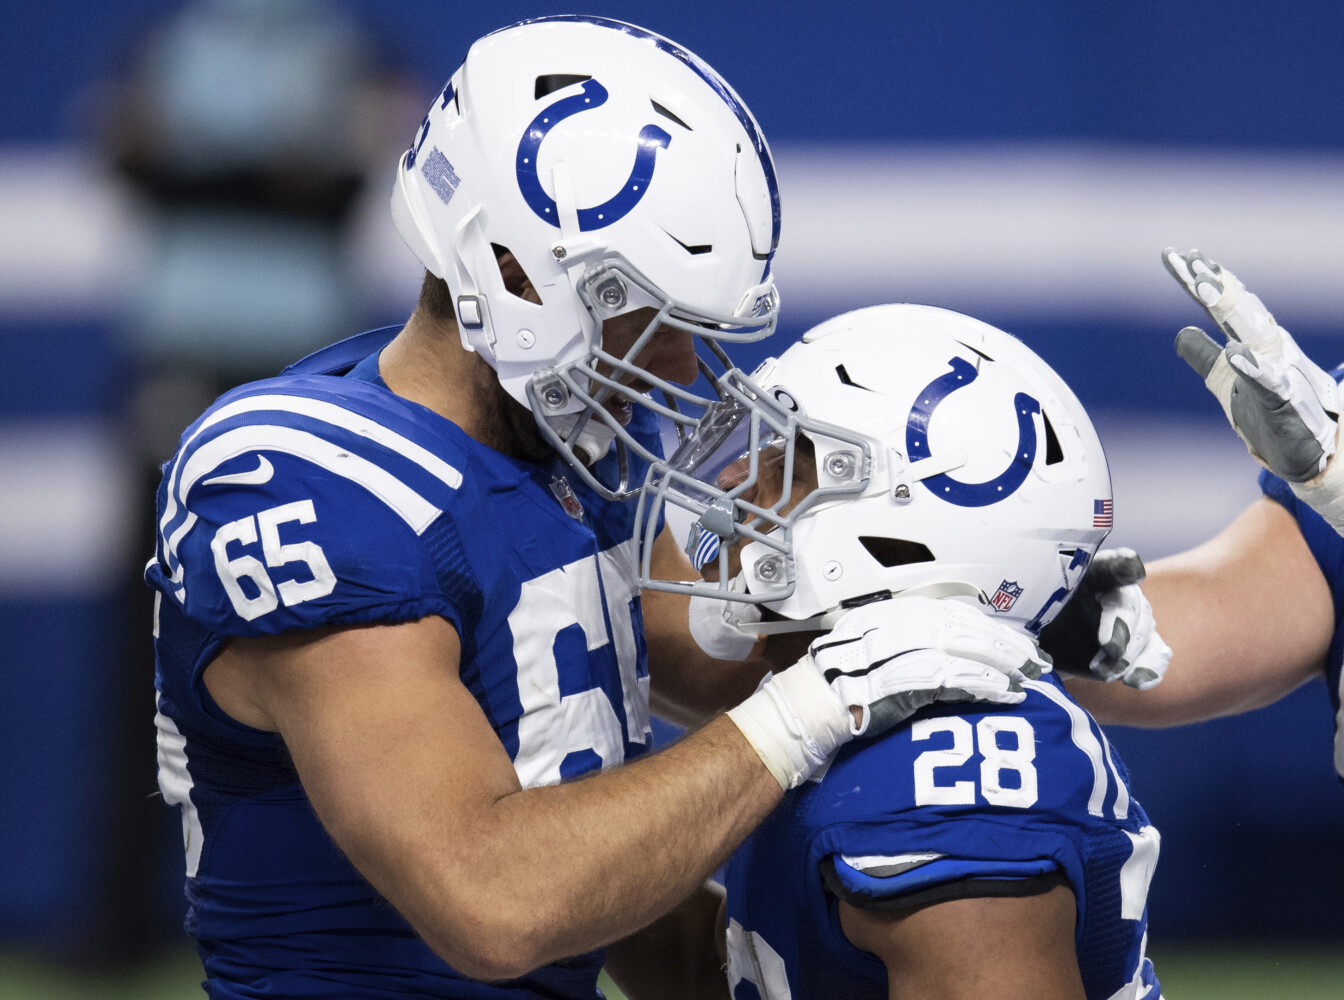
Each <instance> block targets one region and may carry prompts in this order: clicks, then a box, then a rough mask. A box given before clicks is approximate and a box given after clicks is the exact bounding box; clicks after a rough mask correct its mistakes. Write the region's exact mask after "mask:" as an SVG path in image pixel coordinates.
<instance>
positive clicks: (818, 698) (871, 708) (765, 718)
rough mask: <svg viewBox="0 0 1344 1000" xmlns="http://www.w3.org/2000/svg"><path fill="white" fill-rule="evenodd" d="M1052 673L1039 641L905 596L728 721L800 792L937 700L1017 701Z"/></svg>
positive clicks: (841, 635)
mask: <svg viewBox="0 0 1344 1000" xmlns="http://www.w3.org/2000/svg"><path fill="white" fill-rule="evenodd" d="M1048 669H1049V666H1048V665H1047V663H1046V661H1045V658H1044V657H1043V656H1042V655H1041V653H1040V650H1038V649H1037V648H1036V644H1035V643H1033V642H1032V641H1031V640H1030V639H1029V638H1027V637H1026V636H1025V635H1023V634H1022V633H1021V632H1018V631H1017V630H1015V629H1013V628H1011V627H1010V626H1008V625H1005V624H1003V623H1001V622H997V621H995V620H994V619H992V618H991V617H989V616H988V615H986V614H984V613H983V612H981V611H980V610H978V609H977V608H975V607H972V606H970V605H968V604H962V603H960V602H957V601H953V600H935V599H933V598H929V597H895V598H891V599H889V600H885V601H878V602H875V603H873V604H865V605H863V606H862V607H859V608H855V609H854V610H853V611H850V612H849V613H848V614H846V615H845V616H844V617H843V618H841V619H840V621H839V623H838V624H837V625H836V626H835V628H834V629H833V630H832V631H831V632H829V633H828V634H826V635H824V636H822V637H821V638H819V639H817V640H816V641H814V642H813V643H812V646H811V647H810V649H809V651H808V654H807V655H806V656H804V657H803V658H802V659H801V660H799V661H798V662H797V663H795V664H794V665H793V666H791V667H789V668H788V669H787V670H783V671H781V672H780V673H778V674H774V675H771V676H768V677H767V678H766V679H765V680H764V681H763V682H762V683H761V686H760V688H759V689H757V691H756V693H755V694H753V695H752V696H751V697H750V698H748V699H747V700H746V701H744V702H743V703H742V704H741V705H738V706H737V707H736V708H734V709H733V710H731V711H730V712H729V713H728V717H729V718H730V719H732V720H733V722H735V723H736V724H737V727H738V728H739V729H741V730H742V733H743V735H745V736H746V737H747V740H748V741H749V742H750V743H751V745H752V746H753V747H754V748H755V749H756V752H757V753H758V754H759V755H760V757H761V760H762V761H764V762H765V765H766V766H767V767H768V768H769V769H770V773H771V774H773V775H774V776H775V778H776V780H778V781H779V783H780V785H781V787H783V788H786V789H787V788H796V787H797V786H798V785H800V784H801V783H802V782H803V781H805V780H806V779H807V778H808V776H809V775H811V774H812V773H813V772H814V771H815V770H816V769H817V768H819V767H820V766H821V765H822V764H824V763H825V762H826V760H827V759H828V758H829V757H830V756H831V754H832V753H834V751H835V750H836V748H837V747H839V746H840V745H841V744H843V743H847V742H848V741H849V740H850V739H852V738H853V737H855V736H865V735H866V736H875V735H877V734H879V733H882V732H885V731H886V730H888V729H890V728H892V727H893V726H896V725H899V724H900V723H901V722H903V721H905V720H906V719H907V718H909V717H910V716H911V715H913V714H914V713H915V712H916V711H918V710H919V709H920V708H923V707H924V706H925V705H929V704H932V703H933V702H935V701H988V702H997V703H999V704H1008V705H1015V704H1017V703H1019V702H1020V701H1022V699H1023V698H1024V697H1025V696H1026V695H1025V692H1024V691H1023V689H1022V682H1023V681H1024V680H1026V679H1028V678H1033V677H1039V676H1040V675H1041V672H1042V671H1043V670H1048ZM855 712H857V718H856V716H855Z"/></svg>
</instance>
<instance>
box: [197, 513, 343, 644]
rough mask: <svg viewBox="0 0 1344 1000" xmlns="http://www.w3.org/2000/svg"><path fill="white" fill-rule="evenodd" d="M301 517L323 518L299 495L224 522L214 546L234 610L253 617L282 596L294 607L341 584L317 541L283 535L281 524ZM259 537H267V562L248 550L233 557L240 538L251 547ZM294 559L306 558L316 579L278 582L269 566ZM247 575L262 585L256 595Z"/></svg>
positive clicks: (263, 546)
mask: <svg viewBox="0 0 1344 1000" xmlns="http://www.w3.org/2000/svg"><path fill="white" fill-rule="evenodd" d="M295 521H297V522H298V523H299V524H313V523H315V522H316V521H317V512H316V511H315V510H314V509H313V501H312V500H296V501H294V502H293V503H287V504H282V505H281V506H279V507H272V508H270V509H269V510H263V511H261V512H259V513H257V514H249V515H248V516H247V517H241V518H239V519H238V520H236V521H230V522H229V523H228V524H225V525H221V526H220V529H219V530H218V531H216V532H215V537H214V538H213V539H211V541H210V551H211V552H212V553H214V556H215V572H216V573H218V574H219V582H220V583H221V584H223V585H224V592H225V593H226V594H228V595H229V601H230V602H232V604H233V610H234V611H236V612H238V617H240V618H242V619H243V620H244V621H249V622H250V621H252V620H253V619H256V618H260V617H261V616H262V615H267V614H270V613H271V612H272V611H274V610H275V609H276V608H278V607H279V606H280V604H281V603H282V602H283V603H284V604H285V606H286V607H290V606H293V605H295V604H302V603H303V602H304V601H311V600H314V599H316V598H318V597H326V596H327V595H328V594H330V593H331V592H332V591H333V590H335V589H336V574H335V573H334V572H333V571H332V569H331V563H329V562H328V561H327V557H326V554H325V553H324V552H323V551H322V549H321V547H320V546H319V545H318V544H317V543H316V542H288V543H286V542H282V541H280V525H282V524H286V523H289V522H295ZM258 540H260V541H261V554H262V558H263V559H265V563H263V562H262V560H261V559H258V558H257V557H256V556H253V555H248V554H246V553H244V554H242V555H238V556H234V557H233V558H229V551H228V549H229V545H230V543H234V542H236V543H238V544H239V545H242V546H244V547H247V546H251V545H256V544H257V541H258ZM290 563H303V564H304V565H305V566H307V567H308V572H309V573H310V574H311V576H312V579H309V580H282V581H281V582H280V583H275V582H273V581H272V580H271V577H270V574H269V573H267V572H266V570H267V569H268V568H269V569H279V568H280V567H281V566H286V565H289V564H290ZM244 579H247V580H250V581H251V582H252V585H253V586H254V587H256V589H257V596H256V597H248V596H247V594H246V593H245V592H244V591H243V587H242V581H243V580H244Z"/></svg>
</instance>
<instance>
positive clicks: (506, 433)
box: [472, 354, 555, 462]
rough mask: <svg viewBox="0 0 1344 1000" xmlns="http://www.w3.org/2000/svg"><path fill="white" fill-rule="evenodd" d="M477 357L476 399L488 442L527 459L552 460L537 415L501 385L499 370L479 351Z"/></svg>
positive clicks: (553, 450) (551, 452)
mask: <svg viewBox="0 0 1344 1000" xmlns="http://www.w3.org/2000/svg"><path fill="white" fill-rule="evenodd" d="M472 357H473V358H474V359H475V360H476V362H477V365H476V380H475V381H476V398H477V399H478V400H480V401H481V404H482V405H481V412H482V413H483V414H484V418H485V427H484V430H485V434H486V443H487V444H489V445H490V446H491V447H492V448H494V449H495V450H496V451H501V452H504V453H505V454H506V455H509V456H511V457H513V458H519V459H522V460H523V461H527V462H545V461H549V460H550V459H551V458H552V457H553V456H554V455H555V449H553V448H552V447H551V446H550V444H549V443H548V442H547V441H546V439H545V438H544V437H543V436H542V434H541V429H540V428H539V427H537V418H536V417H535V416H533V414H532V411H531V410H529V409H528V408H527V407H526V406H524V405H523V404H522V403H520V402H518V401H517V400H516V399H514V398H513V397H512V396H510V395H509V394H508V393H507V392H505V391H504V387H503V386H502V385H500V384H499V379H498V378H496V377H495V370H494V369H493V368H491V367H490V366H489V365H488V364H487V363H486V362H485V360H484V359H483V358H481V356H480V355H479V354H473V355H472Z"/></svg>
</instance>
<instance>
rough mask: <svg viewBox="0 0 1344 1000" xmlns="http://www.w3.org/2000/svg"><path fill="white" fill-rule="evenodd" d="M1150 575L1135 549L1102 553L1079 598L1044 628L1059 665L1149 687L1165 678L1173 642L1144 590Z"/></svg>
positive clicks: (1065, 669) (1043, 639)
mask: <svg viewBox="0 0 1344 1000" xmlns="http://www.w3.org/2000/svg"><path fill="white" fill-rule="evenodd" d="M1144 575H1145V570H1144V568H1143V560H1142V559H1140V558H1139V555H1138V553H1137V552H1135V551H1134V550H1133V549H1103V550H1102V551H1100V552H1098V553H1097V555H1096V557H1095V558H1094V559H1093V560H1092V563H1091V565H1089V566H1088V567H1087V571H1086V572H1085V573H1084V574H1083V579H1082V580H1081V581H1080V582H1079V584H1078V590H1077V591H1076V592H1075V593H1074V595H1073V599H1072V600H1071V601H1069V603H1068V604H1066V605H1065V606H1064V609H1063V610H1062V611H1060V613H1059V615H1058V616H1057V617H1056V618H1055V620H1054V621H1052V622H1051V623H1050V624H1049V625H1047V626H1046V627H1045V628H1044V629H1042V630H1041V646H1042V648H1043V649H1044V650H1045V651H1046V652H1047V653H1049V654H1050V656H1051V658H1052V659H1053V660H1054V664H1055V667H1056V668H1057V669H1059V670H1060V671H1061V672H1062V673H1068V674H1074V675H1077V676H1082V677H1094V678H1096V679H1097V680H1103V681H1107V682H1110V681H1120V682H1121V683H1122V684H1126V685H1128V686H1129V687H1134V688H1139V689H1140V690H1144V691H1146V690H1148V689H1149V688H1153V687H1156V686H1157V685H1158V684H1160V683H1161V682H1162V677H1163V676H1164V675H1165V674H1166V672H1167V664H1168V663H1169V662H1170V661H1171V647H1170V646H1168V645H1167V644H1166V643H1165V642H1164V641H1163V640H1162V637H1161V636H1160V635H1159V634H1158V632H1157V622H1156V620H1155V619H1154V617H1153V608H1152V605H1150V604H1149V603H1148V598H1147V597H1145V596H1144V594H1143V591H1142V590H1140V589H1139V583H1140V582H1142V580H1143V578H1144Z"/></svg>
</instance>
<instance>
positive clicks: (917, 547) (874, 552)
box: [859, 535, 933, 569]
mask: <svg viewBox="0 0 1344 1000" xmlns="http://www.w3.org/2000/svg"><path fill="white" fill-rule="evenodd" d="M859 544H860V545H862V546H863V547H864V548H865V549H867V550H868V554H869V555H870V556H872V557H873V558H874V559H876V560H877V561H878V562H879V563H880V564H881V565H882V566H883V567H884V568H886V569H891V568H892V567H893V566H908V565H910V564H911V563H922V562H933V553H932V552H930V551H929V547H928V546H927V545H924V544H922V543H921V542H911V541H907V540H906V539H904V538H878V537H875V536H873V535H860V536H859Z"/></svg>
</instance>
